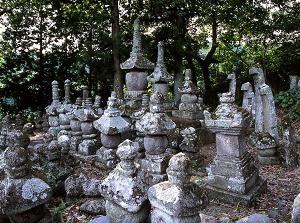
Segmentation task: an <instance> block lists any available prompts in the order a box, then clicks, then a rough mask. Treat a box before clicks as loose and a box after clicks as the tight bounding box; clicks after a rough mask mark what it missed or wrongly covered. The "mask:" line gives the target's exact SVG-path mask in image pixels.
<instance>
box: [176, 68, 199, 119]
mask: <svg viewBox="0 0 300 223" xmlns="http://www.w3.org/2000/svg"><path fill="white" fill-rule="evenodd" d="M191 75H192V74H191V70H190V69H186V71H185V79H184V84H183V87H182V88H180V89H179V92H180V93H182V95H181V102H180V104H179V110H175V111H172V115H173V116H174V117H180V118H182V119H185V120H195V121H197V120H198V121H200V119H203V108H202V104H203V100H202V98H201V97H199V98H198V97H197V94H198V89H197V87H196V86H195V85H194V83H193V82H192V79H191V78H192V77H191Z"/></svg>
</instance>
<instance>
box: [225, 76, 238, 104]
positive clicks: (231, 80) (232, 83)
mask: <svg viewBox="0 0 300 223" xmlns="http://www.w3.org/2000/svg"><path fill="white" fill-rule="evenodd" d="M227 79H228V80H229V92H230V93H231V94H232V96H233V97H234V98H235V95H236V77H235V73H231V74H229V75H228V76H227Z"/></svg>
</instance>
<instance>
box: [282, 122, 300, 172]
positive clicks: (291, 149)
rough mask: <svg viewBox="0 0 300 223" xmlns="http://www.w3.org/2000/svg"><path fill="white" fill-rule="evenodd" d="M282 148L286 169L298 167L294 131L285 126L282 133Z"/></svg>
mask: <svg viewBox="0 0 300 223" xmlns="http://www.w3.org/2000/svg"><path fill="white" fill-rule="evenodd" d="M286 124H287V123H286ZM282 144H283V148H284V151H285V163H286V166H287V167H288V168H296V167H298V157H299V156H298V154H297V143H296V139H295V134H294V130H293V129H292V127H290V126H288V125H286V126H285V128H284V131H283V143H282Z"/></svg>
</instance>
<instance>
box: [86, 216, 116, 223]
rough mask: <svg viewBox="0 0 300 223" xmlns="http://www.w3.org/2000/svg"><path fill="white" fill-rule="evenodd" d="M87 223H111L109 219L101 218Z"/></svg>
mask: <svg viewBox="0 0 300 223" xmlns="http://www.w3.org/2000/svg"><path fill="white" fill-rule="evenodd" d="M89 223H111V221H110V219H109V217H106V216H101V217H98V218H95V219H93V220H91V221H90V222H89Z"/></svg>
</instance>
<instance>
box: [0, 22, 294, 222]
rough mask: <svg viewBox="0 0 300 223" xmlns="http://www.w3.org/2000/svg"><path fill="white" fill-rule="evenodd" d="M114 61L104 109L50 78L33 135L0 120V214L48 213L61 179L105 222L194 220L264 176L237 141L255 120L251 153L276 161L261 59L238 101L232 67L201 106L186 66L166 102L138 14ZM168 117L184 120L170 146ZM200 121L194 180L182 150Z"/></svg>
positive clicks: (191, 145) (163, 79)
mask: <svg viewBox="0 0 300 223" xmlns="http://www.w3.org/2000/svg"><path fill="white" fill-rule="evenodd" d="M121 68H122V69H123V70H127V73H126V87H127V91H126V93H125V98H124V100H120V99H118V98H116V94H115V93H114V92H112V93H111V96H110V97H109V98H108V101H107V108H106V109H105V110H104V111H103V110H102V109H101V107H100V103H101V98H100V96H95V99H94V103H93V101H92V98H91V97H89V92H88V90H87V87H83V89H82V91H83V95H82V97H78V98H77V99H76V101H75V103H74V104H73V103H72V102H71V100H70V86H71V82H70V80H66V81H65V83H64V94H65V95H64V100H63V101H60V97H59V89H58V82H57V81H53V82H52V103H51V104H50V105H49V106H48V107H47V108H46V113H47V117H48V123H49V128H48V130H47V132H46V133H45V134H44V137H43V138H44V141H43V142H41V143H39V144H37V145H31V146H30V145H29V143H30V141H29V135H28V131H26V125H25V128H24V129H23V131H21V130H15V128H14V127H13V126H11V125H9V124H8V123H7V122H6V121H5V120H2V124H1V134H0V148H1V150H2V151H4V152H3V153H2V155H1V159H0V160H1V161H0V177H1V179H0V180H1V182H0V200H1V203H0V221H1V217H3V218H4V217H7V218H8V219H9V220H10V221H11V222H15V223H21V222H26V223H37V222H40V223H42V222H43V223H44V222H52V220H51V216H50V215H49V211H48V210H47V207H46V205H45V204H46V203H47V201H49V199H50V197H51V194H52V192H54V193H55V192H57V191H59V190H60V189H61V187H62V188H63V190H65V192H66V194H67V196H70V197H77V196H81V197H82V196H85V197H86V198H87V201H86V202H85V203H83V204H82V205H81V207H80V209H81V210H82V211H87V212H89V213H92V214H105V213H106V216H107V217H108V218H109V219H110V221H111V222H113V223H118V222H125V223H141V222H152V223H158V222H162V223H171V222H189V223H194V222H195V223H196V222H201V218H200V215H199V213H200V211H201V210H202V209H203V208H205V207H206V205H207V201H208V200H209V199H216V200H220V201H222V202H225V203H230V204H237V202H239V203H240V204H244V205H251V204H252V202H253V200H254V199H255V198H256V197H257V195H258V194H260V193H263V192H264V191H266V187H267V184H266V181H265V180H264V179H262V178H261V177H260V176H259V170H258V168H257V167H256V166H255V164H254V159H253V158H252V157H251V155H250V154H249V152H248V151H247V149H246V146H245V139H246V137H245V135H246V133H247V129H248V128H249V127H250V126H251V123H255V133H253V134H252V135H251V136H250V138H251V140H252V143H253V144H254V145H255V146H256V147H257V149H258V159H259V162H260V163H261V164H278V163H279V154H278V148H279V146H280V140H279V133H278V129H277V119H276V110H275V104H274V99H273V95H272V91H271V88H270V87H269V86H268V85H267V84H266V83H265V77H264V73H263V71H262V69H260V68H254V67H253V68H251V69H250V71H249V73H250V74H251V75H253V77H254V89H255V91H254V92H253V90H252V86H251V84H250V83H249V82H248V83H245V84H243V85H242V88H241V90H242V91H244V97H243V105H242V107H243V108H244V109H241V108H239V107H238V106H237V105H236V104H235V94H236V77H235V74H230V75H228V79H229V80H230V85H229V91H228V92H225V93H222V94H220V96H219V100H220V104H219V106H218V107H217V109H216V110H215V112H213V113H210V112H208V111H206V110H205V111H203V104H202V101H203V100H202V98H201V97H200V96H199V92H198V90H197V88H196V86H195V85H194V84H193V82H192V81H191V70H189V69H187V70H186V71H185V79H184V84H183V86H182V88H180V89H179V91H180V92H181V93H182V96H181V102H180V104H179V108H178V109H176V108H174V107H173V103H172V102H170V99H168V98H167V95H168V88H169V86H168V83H169V82H170V80H172V77H171V75H170V74H169V73H168V71H167V69H166V66H165V64H164V48H163V43H161V42H160V43H158V56H157V63H156V66H154V64H153V63H152V62H150V61H149V60H148V59H146V58H145V57H144V55H143V53H142V48H141V33H140V30H139V20H138V19H137V20H135V22H134V35H133V47H132V52H131V54H130V58H129V59H128V60H126V61H125V62H124V63H122V64H121ZM152 69H154V71H153V73H151V74H150V75H148V73H149V71H151V70H152ZM148 82H151V83H152V86H153V89H152V92H153V93H152V94H151V95H148V94H147V84H148ZM294 82H296V80H294V79H293V86H294V85H295V84H294ZM298 85H299V81H298ZM166 111H172V112H168V113H167V112H166ZM168 114H172V116H169V115H168ZM178 118H179V119H180V120H181V121H182V120H184V121H186V122H185V123H188V124H187V125H188V126H186V127H182V126H181V127H180V131H179V132H180V134H181V135H182V140H181V141H180V143H179V144H178V145H177V146H176V143H175V144H172V142H171V140H170V136H171V135H172V134H173V133H174V132H175V129H176V125H177V124H178V123H177V121H174V120H178ZM178 126H180V124H179V125H178ZM183 126H184V125H183ZM199 126H200V127H199ZM27 127H28V126H27ZM177 128H178V127H177ZM200 129H208V130H210V131H211V132H213V133H215V141H216V148H217V154H216V156H215V158H214V160H213V162H212V164H211V165H210V166H209V167H207V173H208V179H207V184H206V185H204V186H199V185H196V184H195V183H193V182H192V181H191V176H192V170H191V159H193V157H194V156H195V154H197V153H199V152H201V151H199V146H198V147H197V145H201V142H200V141H199V137H198V135H199V131H200ZM284 133H285V135H284V136H285V137H284V140H285V145H286V146H285V147H288V148H286V151H287V152H286V154H287V155H286V156H287V159H290V160H291V159H292V157H295V156H296V153H295V152H293V151H294V150H293V148H292V147H295V143H293V137H292V134H291V130H290V129H288V128H287V129H286V130H285V132H284ZM174 145H175V146H174ZM174 147H177V150H176V149H175V150H174V149H173V150H172V149H171V148H174ZM30 149H32V151H31V152H32V153H33V155H32V154H29V151H30ZM32 161H34V162H33V164H34V165H41V166H42V167H43V168H42V169H43V170H44V171H45V173H46V178H47V182H48V183H45V182H44V181H43V180H41V179H39V178H36V176H35V175H36V174H33V170H32V168H31V162H32ZM293 162H296V161H293ZM290 163H292V161H290ZM86 164H91V165H92V166H93V168H96V170H97V171H98V172H99V171H100V172H101V171H103V178H97V177H95V176H89V175H88V174H86V173H84V172H81V173H78V172H77V173H76V172H75V171H74V170H75V169H76V168H77V169H78V168H79V169H80V168H81V167H83V166H84V165H86ZM40 176H41V175H40ZM53 177H54V179H53ZM53 181H54V182H55V183H53ZM2 201H3V202H2ZM1 213H2V214H3V215H4V216H2V215H1ZM149 216H151V217H150V219H149Z"/></svg>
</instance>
